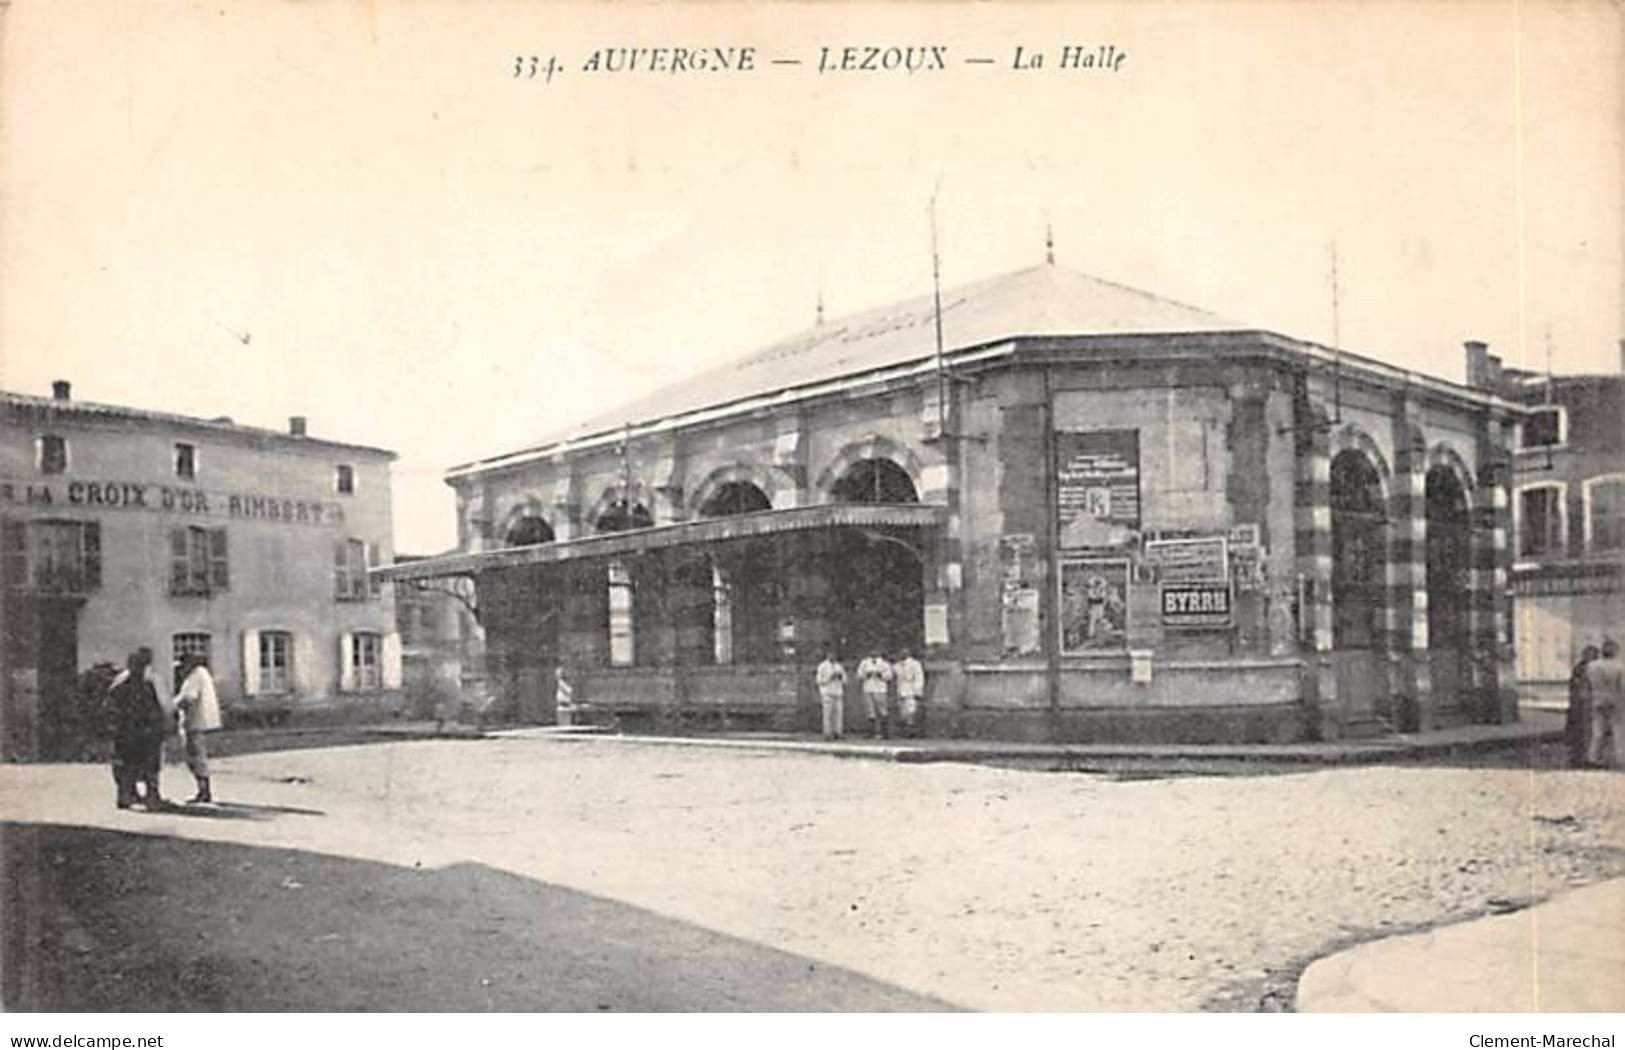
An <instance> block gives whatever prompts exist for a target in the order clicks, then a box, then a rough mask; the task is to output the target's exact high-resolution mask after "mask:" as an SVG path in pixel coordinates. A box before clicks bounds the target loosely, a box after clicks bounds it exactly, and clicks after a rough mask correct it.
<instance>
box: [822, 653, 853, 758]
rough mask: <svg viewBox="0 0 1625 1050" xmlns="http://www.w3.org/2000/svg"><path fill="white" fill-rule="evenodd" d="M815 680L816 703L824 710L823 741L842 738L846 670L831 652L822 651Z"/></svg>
mask: <svg viewBox="0 0 1625 1050" xmlns="http://www.w3.org/2000/svg"><path fill="white" fill-rule="evenodd" d="M816 678H817V682H818V702H819V704H820V705H821V706H822V707H823V709H824V739H825V740H839V739H841V736H842V733H841V729H842V726H841V721H842V716H843V715H844V714H845V712H844V711H843V710H842V708H843V706H844V705H845V703H846V668H844V667H842V666H841V662H840V661H839V660H837V659H835V653H834V652H833V651H832V650H829V649H825V650H824V658H823V659H822V660H821V661H819V663H818V671H817V672H816Z"/></svg>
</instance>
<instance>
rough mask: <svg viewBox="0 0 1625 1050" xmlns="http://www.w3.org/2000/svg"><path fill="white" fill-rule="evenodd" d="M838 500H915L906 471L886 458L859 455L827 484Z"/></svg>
mask: <svg viewBox="0 0 1625 1050" xmlns="http://www.w3.org/2000/svg"><path fill="white" fill-rule="evenodd" d="M830 495H831V496H832V497H834V499H835V501H836V502H837V503H918V502H919V501H920V496H919V493H917V492H915V491H914V481H913V479H912V478H910V477H909V476H908V471H906V470H904V469H903V468H902V467H899V466H898V465H897V464H896V463H893V462H892V461H891V460H889V459H860V460H858V461H857V462H856V463H854V464H852V465H851V466H850V467H848V468H846V473H844V474H842V475H841V477H840V480H838V481H837V482H835V484H834V485H833V486H831V488H830Z"/></svg>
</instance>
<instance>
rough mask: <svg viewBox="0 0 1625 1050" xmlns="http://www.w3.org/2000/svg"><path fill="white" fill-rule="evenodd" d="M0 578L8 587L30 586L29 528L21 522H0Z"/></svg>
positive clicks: (7, 520) (9, 520)
mask: <svg viewBox="0 0 1625 1050" xmlns="http://www.w3.org/2000/svg"><path fill="white" fill-rule="evenodd" d="M0 556H3V558H4V561H3V563H0V578H3V579H4V581H5V584H6V586H8V587H27V586H28V528H27V526H25V525H24V524H23V523H22V522H20V521H12V520H11V519H9V518H7V519H6V520H5V521H0Z"/></svg>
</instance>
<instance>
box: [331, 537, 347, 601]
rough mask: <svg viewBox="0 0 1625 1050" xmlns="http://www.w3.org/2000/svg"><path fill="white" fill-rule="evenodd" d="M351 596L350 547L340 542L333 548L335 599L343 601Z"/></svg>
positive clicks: (342, 541)
mask: <svg viewBox="0 0 1625 1050" xmlns="http://www.w3.org/2000/svg"><path fill="white" fill-rule="evenodd" d="M349 596H350V546H349V544H348V543H346V542H345V541H344V540H339V541H338V545H337V546H335V547H334V548H333V597H335V598H337V599H339V600H340V601H343V600H344V599H345V598H348V597H349Z"/></svg>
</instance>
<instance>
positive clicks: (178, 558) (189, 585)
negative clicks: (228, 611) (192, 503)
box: [169, 525, 231, 595]
mask: <svg viewBox="0 0 1625 1050" xmlns="http://www.w3.org/2000/svg"><path fill="white" fill-rule="evenodd" d="M230 586H231V570H230V567H229V559H228V557H227V546H226V530H225V529H205V528H200V527H198V526H196V525H185V526H178V527H176V528H174V529H171V530H170V532H169V593H170V594H183V595H185V594H212V593H214V592H216V591H224V590H227V589H229V587H230Z"/></svg>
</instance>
